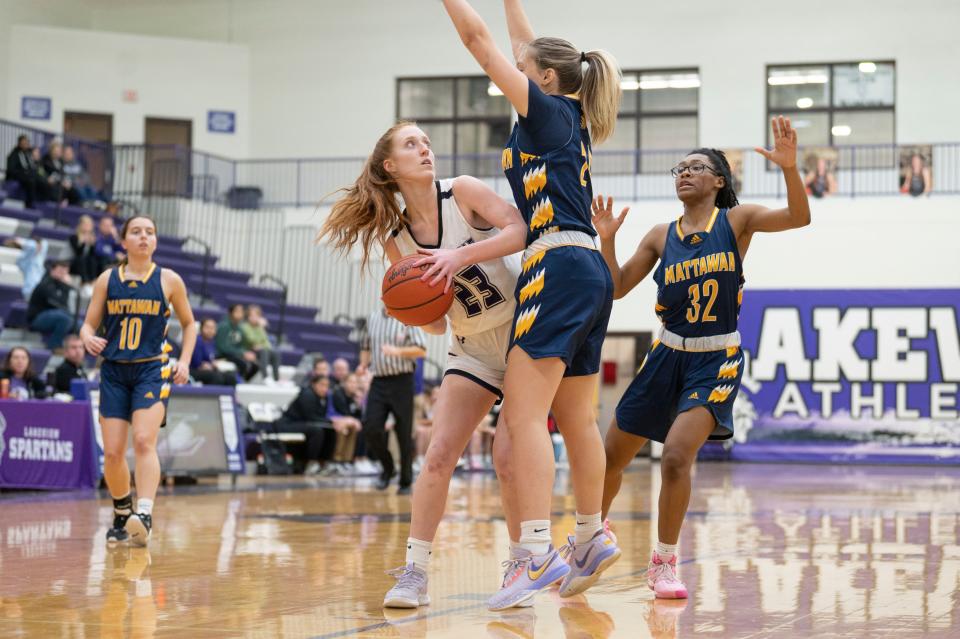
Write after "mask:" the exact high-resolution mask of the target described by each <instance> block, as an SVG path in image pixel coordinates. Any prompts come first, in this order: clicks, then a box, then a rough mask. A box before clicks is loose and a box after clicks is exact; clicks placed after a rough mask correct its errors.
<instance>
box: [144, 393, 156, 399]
mask: <svg viewBox="0 0 960 639" xmlns="http://www.w3.org/2000/svg"><path fill="white" fill-rule="evenodd" d="M143 398H144V399H154V397H153V391H149V392H148V393H147V394H146V395H144V396H143Z"/></svg>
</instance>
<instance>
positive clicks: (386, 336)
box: [360, 308, 426, 377]
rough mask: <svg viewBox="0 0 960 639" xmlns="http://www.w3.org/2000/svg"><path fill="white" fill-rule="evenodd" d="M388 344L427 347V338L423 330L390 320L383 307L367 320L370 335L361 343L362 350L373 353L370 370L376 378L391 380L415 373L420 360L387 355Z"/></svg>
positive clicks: (367, 333)
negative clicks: (390, 378) (397, 376)
mask: <svg viewBox="0 0 960 639" xmlns="http://www.w3.org/2000/svg"><path fill="white" fill-rule="evenodd" d="M384 344H390V345H392V346H397V347H404V346H418V347H420V348H426V339H425V338H424V334H423V331H422V330H420V329H419V328H417V327H416V326H407V325H406V324H404V323H403V322H401V321H399V320H397V319H394V318H392V317H390V316H389V315H387V312H386V310H384V309H383V308H381V309H380V310H376V311H374V312H373V313H371V314H370V317H368V318H367V332H366V334H364V336H363V339H362V340H361V342H360V348H361V349H363V350H365V351H370V370H371V371H372V372H373V376H374V377H390V376H392V375H402V374H404V373H412V372H413V371H414V369H415V368H416V367H417V363H416V360H412V359H408V358H406V357H388V356H386V355H384V354H383V345H384Z"/></svg>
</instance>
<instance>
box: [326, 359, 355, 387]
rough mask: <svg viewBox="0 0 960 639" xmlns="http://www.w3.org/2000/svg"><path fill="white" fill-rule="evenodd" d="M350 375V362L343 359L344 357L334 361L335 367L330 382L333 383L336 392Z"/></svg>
mask: <svg viewBox="0 0 960 639" xmlns="http://www.w3.org/2000/svg"><path fill="white" fill-rule="evenodd" d="M349 374H350V362H348V361H347V360H345V359H343V358H342V357H338V358H337V359H335V360H333V367H332V371H331V373H330V381H331V382H333V387H334V390H336V389H337V387H338V386H340V385H342V384H343V381H344V380H345V379H347V376H348V375H349Z"/></svg>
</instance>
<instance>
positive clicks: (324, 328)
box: [0, 183, 357, 370]
mask: <svg viewBox="0 0 960 639" xmlns="http://www.w3.org/2000/svg"><path fill="white" fill-rule="evenodd" d="M9 184H10V183H7V184H6V185H5V186H4V190H5V191H6V197H7V198H8V199H7V200H4V199H3V198H0V242H2V241H4V240H6V239H8V238H10V237H13V236H18V237H30V236H37V237H40V238H44V239H46V240H47V241H48V242H49V244H50V249H49V256H50V257H60V256H66V255H69V244H68V241H69V237H70V235H71V233H73V229H74V227H75V226H76V224H77V221H78V219H79V218H80V216H81V215H89V216H91V217H92V218H93V219H94V222H96V221H97V220H99V218H101V217H102V216H103V215H105V213H103V212H102V211H95V210H88V209H83V208H80V207H75V206H65V207H59V208H58V207H57V206H56V205H54V204H50V203H44V204H42V205H40V206H39V207H38V208H37V209H27V208H23V206H22V204H21V203H20V202H16V201H14V202H10V201H9V198H11V197H13V196H16V195H18V192H17V191H18V189H16V188H8V187H9ZM184 243H185V240H184V239H181V238H177V237H168V236H161V237H160V241H159V243H158V246H157V252H156V254H155V261H156V262H157V263H158V264H159V265H160V266H166V267H168V268H171V269H173V270H175V271H177V272H178V273H180V275H181V276H182V277H183V279H184V281H185V282H186V284H187V288H188V290H189V291H190V293H191V296H192V298H193V300H194V314H195V315H196V318H197V319H198V320H200V319H204V318H207V317H211V318H213V319H215V320H217V321H219V320H220V319H222V318H223V316H224V314H225V313H226V309H227V307H229V306H230V305H231V304H237V303H239V304H244V305H247V304H259V305H260V306H261V307H262V308H263V311H264V316H265V317H266V318H267V320H268V321H269V322H270V331H271V332H273V331H276V330H277V328H278V327H279V326H280V313H281V305H282V297H281V293H280V291H278V290H277V289H275V288H266V287H260V286H257V285H255V284H251V283H250V280H251V277H252V276H251V274H250V273H246V272H242V271H232V270H228V269H223V268H220V267H218V266H217V262H218V257H217V256H216V255H211V256H210V257H209V260H208V262H207V265H206V269H207V272H206V299H205V300H203V303H202V304H200V303H199V302H200V301H201V300H200V293H201V289H202V288H203V286H204V255H203V253H196V252H193V251H189V250H186V249H184ZM18 255H19V250H18V249H15V248H7V247H0V318H2V320H3V326H4V328H5V332H4V333H2V334H0V355H3V354H5V353H6V350H4V349H7V350H8V349H9V348H10V347H12V346H13V345H14V343H15V342H16V341H17V340H16V337H15V336H18V337H20V338H21V339H22V337H23V335H24V333H23V332H22V331H26V329H27V328H28V327H27V326H26V310H27V303H26V301H25V300H24V299H23V298H22V294H21V291H20V286H21V285H22V277H18V276H19V270H18V269H17V267H16V257H17V256H18ZM8 271H9V272H8ZM317 314H318V309H316V308H313V307H307V306H298V305H293V304H290V305H288V306H287V307H286V309H285V310H284V318H283V332H284V335H283V337H284V339H283V340H282V341H281V343H280V346H279V349H278V350H279V353H280V358H281V364H283V365H285V366H297V365H299V364H300V362H301V359H302V358H303V357H304V355H306V354H316V353H322V354H323V355H324V356H325V357H326V358H327V359H334V358H337V357H345V358H347V359H348V360H349V361H350V362H352V363H356V361H357V348H356V345H355V344H354V343H353V342H351V341H349V339H348V335H349V333H350V330H351V327H349V326H340V325H335V324H326V323H323V322H318V321H317V320H316V317H317ZM11 331H14V332H11ZM36 344H39V340H34V341H33V342H32V343H31V344H30V345H29V346H28V347H29V348H30V350H31V355H32V356H33V357H34V367H35V369H36V370H42V367H43V365H45V364H46V362H47V361H48V360H49V359H50V353H49V351H47V350H46V349H44V348H42V346H38V345H36Z"/></svg>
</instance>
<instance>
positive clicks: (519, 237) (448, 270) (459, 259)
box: [417, 175, 527, 291]
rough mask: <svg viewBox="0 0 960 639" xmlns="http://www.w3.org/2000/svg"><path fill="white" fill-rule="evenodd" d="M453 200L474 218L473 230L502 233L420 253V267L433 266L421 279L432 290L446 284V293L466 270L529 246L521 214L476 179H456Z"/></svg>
mask: <svg viewBox="0 0 960 639" xmlns="http://www.w3.org/2000/svg"><path fill="white" fill-rule="evenodd" d="M453 196H454V198H456V200H457V205H458V206H459V207H460V210H461V211H464V212H466V213H467V215H469V216H470V217H472V218H473V225H474V226H495V227H497V228H498V229H500V232H499V233H497V234H496V235H494V236H493V237H491V238H487V239H485V240H482V241H480V242H475V243H472V244H467V245H466V246H462V247H460V248H458V249H455V250H449V249H434V250H431V249H421V250H420V253H421V254H422V255H423V256H424V257H423V259H422V260H420V261H419V262H417V264H418V265H420V264H431V266H430V268H429V269H428V270H427V272H426V273H424V275H423V277H422V278H421V279H423V280H425V281H429V283H430V285H431V286H436V285H437V284H439V283H440V282H442V281H444V280H446V284H445V286H444V291H446V290H448V289H449V288H450V286H451V285H452V284H453V276H454V275H456V274H457V273H459V272H460V270H461V269H462V268H463V267H465V266H469V265H470V264H479V263H480V262H486V261H488V260H493V259H497V258H499V257H504V256H506V255H512V254H513V253H519V252H520V251H522V250H523V249H524V248H525V247H526V245H527V226H526V224H524V223H523V218H521V217H520V211H518V210H517V209H516V207H515V206H513V205H512V204H510V203H508V202H507V201H506V200H504V199H503V198H502V197H500V196H499V195H497V194H496V192H495V191H494V190H493V189H491V188H490V187H489V186H487V185H486V184H484V183H483V182H481V181H480V180H478V179H477V178H474V177H470V176H469V175H461V176H460V177H458V178H456V179H455V180H454V181H453Z"/></svg>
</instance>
